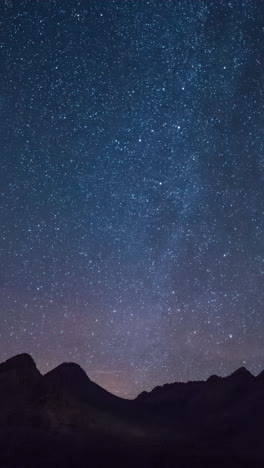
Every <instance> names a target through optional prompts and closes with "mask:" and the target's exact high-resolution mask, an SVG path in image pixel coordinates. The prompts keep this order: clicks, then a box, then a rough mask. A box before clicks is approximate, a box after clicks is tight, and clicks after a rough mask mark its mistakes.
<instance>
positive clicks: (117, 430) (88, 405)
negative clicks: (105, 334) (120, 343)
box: [0, 354, 264, 468]
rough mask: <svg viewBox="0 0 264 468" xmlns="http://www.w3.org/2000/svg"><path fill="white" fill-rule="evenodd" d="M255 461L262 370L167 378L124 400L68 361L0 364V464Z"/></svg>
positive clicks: (263, 463) (262, 410) (261, 423)
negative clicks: (45, 367) (44, 367)
mask: <svg viewBox="0 0 264 468" xmlns="http://www.w3.org/2000/svg"><path fill="white" fill-rule="evenodd" d="M53 467H56V468H73V467H74V468H75V467H76V468H97V467H98V468H106V467H115V468H121V467H122V468H126V467H127V468H132V467H133V468H134V467H137V468H158V467H159V468H161V467H162V468H166V467H167V468H209V467H210V468H212V467H213V468H224V467H230V468H246V467H248V468H261V467H263V468H264V373H263V372H262V373H261V374H260V375H259V376H258V377H254V376H252V375H251V374H250V372H248V371H247V370H246V369H244V368H241V369H238V370H237V371H236V372H234V373H233V374H232V375H230V376H229V377H226V378H221V377H217V376H212V377H210V378H209V379H208V380H207V381H206V382H189V383H175V384H166V385H164V386H163V387H157V388H155V389H154V390H152V391H151V392H149V393H146V392H143V393H142V394H141V395H139V396H138V398H136V399H135V400H133V401H130V400H124V399H122V398H118V397H116V396H114V395H112V394H111V393H109V392H107V391H106V390H104V389H102V388H101V387H100V386H98V385H97V384H95V383H94V382H92V381H91V380H90V379H89V378H88V376H87V375H86V374H85V372H84V371H83V370H82V369H81V368H80V366H78V365H77V364H73V363H65V364H62V365H60V366H58V367H57V368H56V369H54V370H52V371H51V372H49V373H47V374H46V375H44V376H42V375H41V374H40V372H39V371H38V369H37V368H36V365H35V363H34V361H33V359H32V358H31V357H30V356H29V355H27V354H21V355H19V356H15V357H13V358H11V359H9V360H8V361H6V362H4V363H2V364H0V468H53Z"/></svg>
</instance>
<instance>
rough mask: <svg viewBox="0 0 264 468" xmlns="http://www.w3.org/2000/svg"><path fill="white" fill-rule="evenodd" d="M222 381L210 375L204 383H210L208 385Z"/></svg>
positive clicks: (216, 376) (218, 377)
mask: <svg viewBox="0 0 264 468" xmlns="http://www.w3.org/2000/svg"><path fill="white" fill-rule="evenodd" d="M222 380H223V378H222V377H220V376H219V375H215V374H213V375H210V377H208V379H207V381H206V382H210V383H218V382H221V381H222Z"/></svg>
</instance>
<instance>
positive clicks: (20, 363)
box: [0, 353, 37, 372]
mask: <svg viewBox="0 0 264 468" xmlns="http://www.w3.org/2000/svg"><path fill="white" fill-rule="evenodd" d="M13 369H16V370H17V369H23V370H24V369H30V370H35V371H36V370H37V367H36V364H35V361H34V359H33V358H32V356H30V354H28V353H21V354H17V355H16V356H13V357H11V358H9V359H7V361H5V362H3V363H1V364H0V372H6V371H8V370H13Z"/></svg>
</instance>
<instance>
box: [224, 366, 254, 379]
mask: <svg viewBox="0 0 264 468" xmlns="http://www.w3.org/2000/svg"><path fill="white" fill-rule="evenodd" d="M226 378H227V379H230V378H232V379H234V378H241V379H242V378H243V379H254V376H253V375H252V374H251V372H249V370H248V369H246V368H245V367H239V369H237V370H235V371H234V372H232V374H231V375H229V376H228V377H226Z"/></svg>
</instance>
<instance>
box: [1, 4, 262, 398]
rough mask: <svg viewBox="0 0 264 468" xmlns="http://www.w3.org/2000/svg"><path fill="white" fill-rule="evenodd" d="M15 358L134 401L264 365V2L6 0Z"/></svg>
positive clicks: (7, 201)
mask: <svg viewBox="0 0 264 468" xmlns="http://www.w3.org/2000/svg"><path fill="white" fill-rule="evenodd" d="M0 21H1V31H2V32H1V43H0V57H1V76H0V85H1V86H0V119H1V127H0V141H1V174H0V177H1V185H0V196H1V232H0V255H1V258H0V262H1V277H0V292H1V301H0V303H1V305H0V357H1V360H4V359H6V358H7V357H10V356H11V355H14V354H16V353H19V352H30V353H32V355H33V356H34V358H35V359H36V362H37V364H38V366H39V368H40V369H41V371H42V372H46V371H47V370H50V369H51V368H52V367H55V365H57V364H59V363H60V362H62V361H75V362H78V363H79V364H80V365H81V366H82V367H83V368H84V369H85V370H86V372H87V373H88V375H89V377H90V378H91V379H93V380H95V381H96V382H97V383H99V384H100V385H102V386H104V387H105V388H107V389H108V390H110V391H111V392H113V393H117V394H119V395H121V396H127V397H134V396H135V395H137V394H138V393H139V392H140V391H142V390H149V389H151V388H152V387H154V386H155V385H158V384H163V383H165V382H172V381H176V380H178V381H179V380H184V381H185V380H190V379H192V380H195V379H205V378H207V377H208V376H209V375H210V374H212V373H217V374H219V375H225V374H227V373H229V372H231V371H233V370H234V369H236V368H237V367H239V366H241V365H244V366H246V367H247V368H248V369H249V370H251V371H252V372H253V373H258V372H260V370H262V369H263V368H264V313H263V312H264V311H263V304H264V287H263V280H264V235H263V231H264V125H263V122H264V120H263V119H264V4H263V3H262V2H260V1H259V0H232V1H228V0H217V1H215V0H195V1H192V0H166V1H164V0H149V1H148V0H107V1H105V0H80V1H79V0H65V1H61V0H47V1H43V0H1V2H0Z"/></svg>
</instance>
